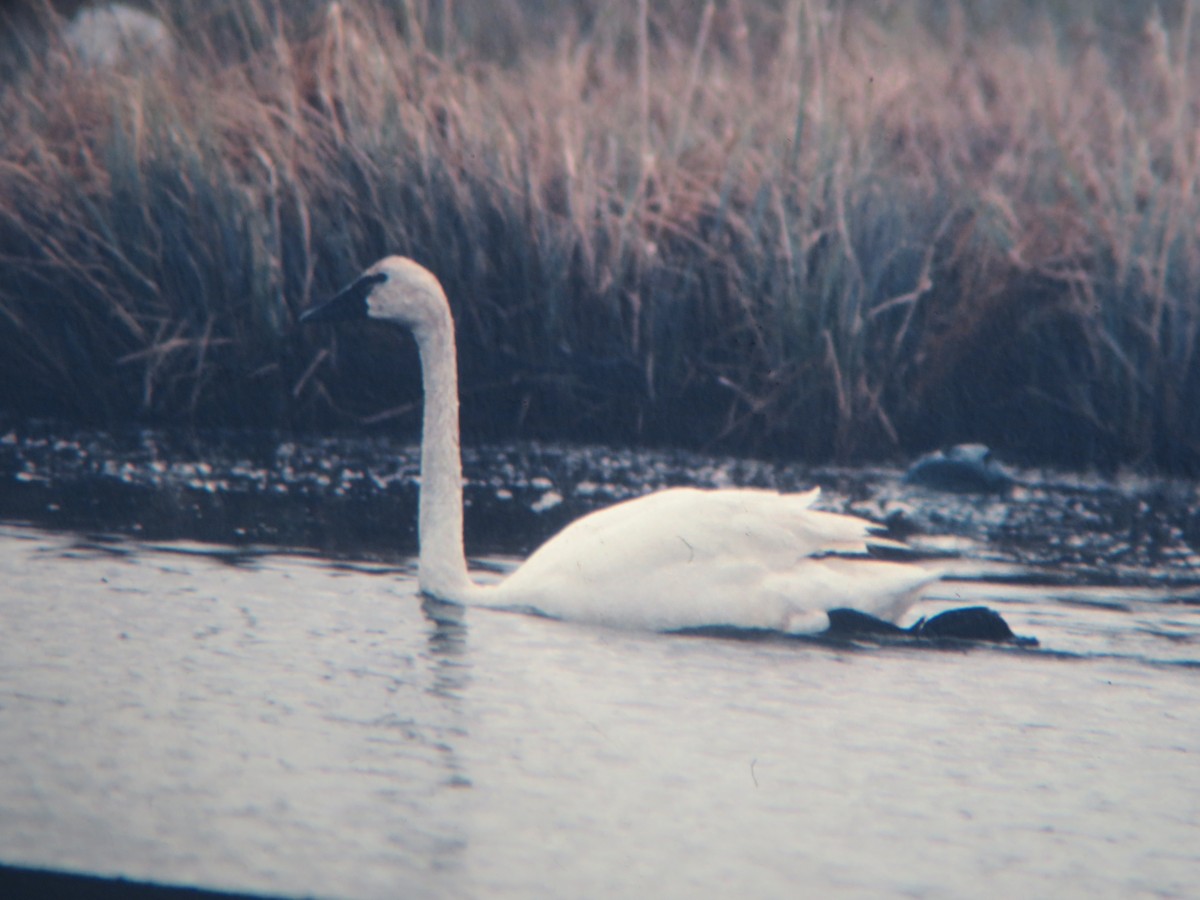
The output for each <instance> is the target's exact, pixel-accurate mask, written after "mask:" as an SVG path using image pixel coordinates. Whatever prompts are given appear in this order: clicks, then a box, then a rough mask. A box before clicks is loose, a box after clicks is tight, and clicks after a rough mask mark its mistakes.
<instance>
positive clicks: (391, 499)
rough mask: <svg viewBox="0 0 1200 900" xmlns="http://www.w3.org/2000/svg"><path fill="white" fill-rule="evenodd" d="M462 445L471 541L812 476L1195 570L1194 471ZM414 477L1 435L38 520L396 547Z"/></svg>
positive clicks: (1119, 565) (412, 514) (985, 550)
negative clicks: (671, 494) (1153, 473)
mask: <svg viewBox="0 0 1200 900" xmlns="http://www.w3.org/2000/svg"><path fill="white" fill-rule="evenodd" d="M463 456H464V459H463V463H464V475H465V477H466V480H467V485H466V489H465V500H466V504H467V514H466V528H467V535H466V538H467V545H468V548H469V550H470V551H471V552H474V553H511V554H523V553H526V552H528V551H529V550H530V549H531V548H533V547H535V546H536V545H537V544H539V543H540V542H541V541H543V540H545V538H546V537H548V536H549V535H551V534H553V533H554V532H556V531H557V530H559V529H560V528H561V527H562V526H563V525H565V524H566V523H568V522H570V521H571V520H573V519H575V518H577V517H578V516H580V515H583V514H584V513H586V512H588V511H589V510H592V509H595V508H597V507H600V506H605V505H608V504H610V503H613V502H616V501H619V500H623V499H627V498H629V497H634V496H638V495H640V494H644V493H646V492H648V491H652V490H656V489H658V488H662V487H667V486H671V485H683V484H690V485H698V486H702V487H725V486H743V487H763V488H772V489H777V490H783V491H790V490H800V489H804V488H807V487H810V486H812V485H814V484H815V485H820V486H821V487H822V488H823V490H824V494H823V496H822V500H821V503H822V505H823V506H825V507H826V508H830V509H836V510H848V511H852V512H855V513H857V514H860V515H864V516H866V517H868V518H871V519H874V520H876V521H881V522H887V523H889V524H890V525H892V526H893V527H894V529H895V530H896V531H897V532H898V533H899V534H901V535H903V536H906V537H908V538H909V539H910V540H912V541H913V542H915V543H917V544H918V545H922V544H925V545H928V546H931V547H935V548H937V549H938V550H941V551H945V550H947V549H949V550H950V551H951V552H954V553H957V554H962V555H966V556H968V557H978V558H980V559H989V560H995V561H1007V562H1014V563H1020V564H1022V565H1023V566H1027V567H1034V568H1036V569H1040V570H1041V571H1040V572H1039V574H1038V575H1037V576H1036V577H1039V578H1045V579H1048V580H1051V581H1056V580H1061V581H1063V582H1065V583H1072V582H1079V583H1087V584H1113V585H1117V584H1121V585H1139V584H1145V585H1151V584H1152V585H1160V586H1161V585H1163V584H1173V585H1178V586H1179V587H1180V588H1181V590H1186V589H1187V588H1189V587H1190V586H1195V585H1197V584H1200V553H1198V552H1197V549H1196V548H1198V547H1200V485H1197V484H1196V483H1193V482H1187V481H1180V480H1168V479H1154V478H1144V477H1139V476H1132V475H1128V476H1122V477H1119V478H1116V479H1103V478H1100V477H1096V476H1090V475H1080V474H1068V473H1060V472H1046V471H1041V470H1029V469H1015V468H1011V467H1009V468H1007V469H1006V470H1005V471H1006V472H1007V473H1008V474H1009V475H1010V477H1011V481H1012V485H1011V487H1010V489H1009V490H1008V491H1006V492H1002V493H952V492H945V491H939V490H934V489H931V488H928V487H923V486H919V485H913V484H909V483H906V482H905V480H904V478H903V475H904V469H903V468H900V467H876V468H853V469H850V468H833V467H823V468H821V467H809V466H804V465H784V464H772V463H766V462H762V461H756V460H748V459H736V458H731V457H719V456H706V455H702V454H696V453H688V452H663V451H647V450H615V449H612V448H607V447H601V446H568V445H551V444H536V443H522V444H495V445H488V446H482V447H468V448H465V449H464V454H463ZM418 482H419V478H418V454H417V448H416V446H415V445H413V444H409V443H405V442H401V441H396V440H393V439H389V438H307V439H297V438H281V437H279V436H277V435H273V434H269V433H262V432H232V431H220V432H202V433H197V432H188V433H184V432H173V431H156V430H146V429H139V430H127V431H121V432H92V431H77V430H67V429H63V428H61V427H55V426H49V425H34V426H23V427H20V428H15V427H14V428H9V429H7V430H6V431H5V432H4V433H3V434H0V517H3V518H5V519H9V520H21V521H27V522H30V523H33V524H37V525H40V526H44V527H50V528H64V529H72V530H85V531H98V532H114V533H119V534H129V535H136V536H139V537H141V538H146V539H164V540H165V539H174V538H185V539H194V540H201V541H211V542H219V543H227V544H233V545H241V546H246V545H255V544H266V545H271V546H275V547H292V548H311V549H315V550H318V551H320V552H323V553H327V554H333V555H340V556H345V557H350V558H369V559H380V560H397V559H401V558H405V557H409V556H412V555H414V554H415V552H416V531H415V518H416V503H417V496H418V486H419V484H418ZM947 539H949V540H947Z"/></svg>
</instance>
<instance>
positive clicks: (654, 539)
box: [301, 256, 937, 634]
mask: <svg viewBox="0 0 1200 900" xmlns="http://www.w3.org/2000/svg"><path fill="white" fill-rule="evenodd" d="M362 317H370V318H377V319H384V320H390V321H394V322H398V323H400V324H402V325H404V326H406V327H408V328H409V329H411V330H412V332H413V336H414V337H415V338H416V341H417V347H418V349H419V351H420V354H421V371H422V377H423V378H424V387H425V407H424V421H423V433H422V444H421V499H420V521H419V523H418V531H419V541H420V566H419V581H420V586H421V590H422V591H423V592H424V593H426V594H429V595H431V596H434V597H437V598H439V599H441V600H447V601H451V602H455V603H464V604H470V605H478V606H492V607H503V608H515V609H529V610H536V611H537V612H540V613H542V614H545V615H548V616H554V617H556V618H562V619H570V620H574V621H582V622H589V623H596V624H603V625H609V626H618V627H625V628H640V629H652V630H657V631H674V630H680V629H688V628H701V627H708V626H730V627H735V628H761V629H772V630H777V631H782V632H790V633H796V634H813V633H818V632H821V631H824V630H825V629H826V628H827V627H828V626H829V618H828V616H827V614H826V613H827V611H828V610H831V609H837V608H851V609H856V610H859V611H860V612H865V613H869V614H871V615H873V616H876V617H878V618H881V619H887V620H889V621H893V622H894V621H896V620H897V619H899V618H900V616H902V615H903V614H904V612H905V611H906V610H907V609H908V608H909V607H910V606H911V605H912V604H913V603H914V602H915V601H916V600H917V599H918V597H919V594H920V590H921V588H922V587H924V586H925V585H927V584H928V583H930V582H931V581H934V580H936V578H937V575H936V574H933V573H930V572H928V571H926V570H925V569H922V568H921V567H919V566H915V565H910V564H906V563H896V562H886V561H882V560H876V559H872V558H869V557H868V556H867V555H866V554H867V547H868V543H873V544H884V545H886V544H888V543H889V542H888V541H880V540H878V539H874V538H871V535H870V529H871V527H872V526H871V523H870V522H867V521H866V520H865V519H859V518H856V517H854V516H845V515H838V514H835V513H828V512H821V511H818V510H814V509H812V508H811V507H812V504H813V502H814V501H815V500H816V498H817V494H818V490H817V489H815V488H814V489H813V490H810V491H807V492H805V493H801V494H779V493H775V492H772V491H763V490H742V489H727V490H700V489H697V488H672V489H669V490H664V491H659V492H657V493H654V494H650V495H648V496H645V497H640V498H637V499H634V500H628V501H626V502H624V503H618V504H616V505H614V506H611V507H608V508H607V509H602V510H599V511H597V512H594V513H591V514H589V515H587V516H584V517H583V518H581V519H579V520H577V521H575V522H573V523H572V524H571V525H569V526H567V527H566V528H564V529H563V530H562V531H561V532H559V533H558V534H557V535H556V536H555V537H553V538H551V539H550V540H549V541H547V542H546V543H545V544H544V545H542V546H541V547H540V548H539V549H538V550H537V551H535V552H534V554H533V555H532V556H530V557H529V559H528V560H526V561H525V563H524V564H523V565H522V566H520V567H519V568H518V569H517V570H516V571H515V572H513V573H512V574H511V575H509V576H508V578H507V579H505V580H504V581H503V582H501V583H500V584H496V585H479V584H476V583H474V582H473V581H471V579H470V577H469V575H468V573H467V564H466V557H465V554H464V551H463V529H462V463H461V455H460V452H459V431H458V372H457V368H458V364H457V357H456V351H455V344H454V322H453V319H452V317H451V315H450V307H449V304H448V303H447V301H446V296H445V293H444V292H443V291H442V287H441V285H440V284H439V282H438V280H437V279H436V278H435V277H434V276H433V275H432V274H431V273H430V272H429V271H428V270H426V269H424V268H422V267H421V266H420V265H418V264H417V263H415V262H413V261H412V260H410V259H405V258H403V257H396V256H391V257H387V258H385V259H383V260H380V261H379V262H377V263H376V264H375V265H374V266H372V267H371V268H370V269H368V270H367V271H366V272H365V273H364V274H363V275H362V277H360V278H359V279H358V280H357V281H356V282H354V284H352V285H350V286H349V287H348V288H346V289H345V290H344V291H342V292H341V293H340V294H338V296H337V297H335V298H333V299H332V300H330V301H329V302H328V303H326V304H324V305H323V306H319V307H317V308H315V309H312V310H309V311H308V312H307V313H305V314H304V316H302V317H301V321H302V322H321V321H335V320H339V319H349V318H362Z"/></svg>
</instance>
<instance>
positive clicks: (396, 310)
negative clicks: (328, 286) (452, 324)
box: [300, 256, 449, 332]
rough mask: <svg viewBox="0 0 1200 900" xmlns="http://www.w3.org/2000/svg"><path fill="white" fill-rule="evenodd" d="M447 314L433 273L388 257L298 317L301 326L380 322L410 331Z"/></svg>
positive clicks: (441, 319) (437, 321)
mask: <svg viewBox="0 0 1200 900" xmlns="http://www.w3.org/2000/svg"><path fill="white" fill-rule="evenodd" d="M448 311H449V305H448V304H447V302H446V294H445V292H444V291H443V290H442V285H441V283H440V282H439V281H438V280H437V278H436V277H435V276H434V274H433V273H432V272H430V271H429V270H428V269H426V268H425V267H424V266H422V265H421V264H420V263H417V262H414V261H413V260H411V259H408V258H407V257H403V256H388V257H384V258H383V259H381V260H379V262H377V263H375V265H373V266H371V267H370V268H369V269H367V270H366V271H365V272H363V273H362V274H361V275H360V276H358V278H357V279H355V280H354V282H353V283H351V284H349V285H347V286H346V287H345V288H343V289H342V290H341V291H339V292H338V294H337V295H336V296H334V297H333V298H331V299H329V300H327V301H325V302H324V303H320V304H318V305H317V306H314V307H313V308H312V309H309V310H307V311H306V312H305V313H304V314H303V315H301V316H300V322H301V324H311V323H317V322H341V321H346V320H350V319H382V320H384V321H389V322H397V323H399V324H401V325H403V326H405V327H407V328H410V329H412V330H413V331H418V332H419V331H424V330H427V329H429V328H432V327H437V326H438V325H440V324H441V323H442V322H444V321H445V319H446V317H447V315H448Z"/></svg>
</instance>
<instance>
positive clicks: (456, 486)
mask: <svg viewBox="0 0 1200 900" xmlns="http://www.w3.org/2000/svg"><path fill="white" fill-rule="evenodd" d="M440 313H444V314H440ZM413 334H414V336H415V337H416V340H417V347H418V349H419V350H420V353H421V377H422V380H423V382H424V389H425V406H424V422H423V428H422V438H421V499H420V515H419V519H418V540H419V542H420V566H419V577H418V580H419V582H420V585H421V590H422V591H424V592H425V593H427V594H430V595H432V596H434V597H438V598H439V599H443V600H452V601H453V600H460V599H462V598H463V597H464V595H465V594H466V593H467V592H468V591H470V589H471V587H472V585H471V581H470V578H469V577H468V575H467V561H466V555H465V554H464V552H463V494H462V455H461V452H460V450H459V437H458V357H457V353H456V351H455V346H454V320H453V319H452V318H451V316H450V310H449V307H448V306H447V307H444V308H443V310H441V311H439V315H438V316H436V317H434V318H433V319H432V320H431V321H428V322H425V323H422V325H421V326H420V327H419V328H415V329H414V330H413Z"/></svg>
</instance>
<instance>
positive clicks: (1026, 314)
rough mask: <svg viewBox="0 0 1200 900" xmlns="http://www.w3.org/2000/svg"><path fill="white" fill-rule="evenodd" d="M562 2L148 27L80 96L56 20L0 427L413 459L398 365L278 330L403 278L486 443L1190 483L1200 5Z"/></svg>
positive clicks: (13, 238) (193, 10)
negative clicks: (53, 427)
mask: <svg viewBox="0 0 1200 900" xmlns="http://www.w3.org/2000/svg"><path fill="white" fill-rule="evenodd" d="M546 6H547V4H544V3H543V4H537V5H536V7H537V8H536V10H535V9H533V7H532V6H531V7H530V9H529V10H526V9H525V7H524V4H521V3H510V4H490V3H474V2H462V3H456V4H454V5H453V6H451V7H447V6H443V5H441V4H425V3H421V2H418V0H406V2H397V3H394V4H379V5H375V4H361V5H360V4H355V3H350V2H342V3H340V4H339V3H326V2H316V0H312V2H305V3H295V4H290V3H289V4H287V5H286V6H285V5H284V4H282V3H278V2H273V0H222V2H216V3H212V4H203V5H200V4H194V5H193V4H167V3H163V4H161V5H160V6H158V7H157V10H158V12H159V14H160V15H161V16H162V17H163V18H164V19H165V20H166V21H168V23H169V24H170V25H171V27H172V29H173V30H174V32H175V33H176V34H177V35H179V36H180V37H181V45H180V48H179V52H178V54H177V57H176V59H175V61H174V63H173V64H172V65H171V66H170V67H168V68H166V69H160V70H157V71H144V70H140V69H139V67H138V66H136V65H130V66H127V67H123V68H117V69H115V70H105V71H99V72H98V71H94V70H87V69H85V68H84V67H82V66H81V65H79V64H78V63H77V62H73V61H72V60H71V59H70V56H69V53H68V52H67V49H66V48H65V47H64V46H63V45H62V43H61V41H60V40H59V39H58V38H56V37H55V35H56V34H57V33H58V30H59V27H60V25H61V23H60V22H59V21H57V20H56V19H55V17H54V15H53V13H51V12H50V11H49V8H48V7H47V8H45V9H43V11H42V12H41V13H40V18H39V20H38V28H36V29H33V31H29V30H28V29H27V30H25V31H23V32H22V34H21V35H20V36H18V37H11V36H10V37H9V38H7V40H9V41H16V42H19V44H18V45H19V46H20V47H21V48H25V49H24V50H23V51H22V52H23V54H24V57H25V58H27V60H28V62H27V64H25V65H24V66H23V67H22V68H21V70H20V72H19V73H18V75H17V76H15V77H14V78H13V79H12V80H11V83H10V85H9V87H8V89H7V90H5V91H4V93H3V95H2V96H0V115H3V117H4V121H5V129H4V131H3V133H2V136H0V263H2V265H0V341H2V342H3V343H2V346H3V347H4V348H5V352H4V353H3V356H2V357H0V407H3V408H6V409H8V410H10V411H14V412H18V413H23V414H44V413H55V414H60V415H68V416H72V417H75V418H83V419H91V420H100V421H122V420H128V419H150V420H157V421H186V422H198V423H205V424H228V425H265V426H292V427H317V426H328V425H329V424H331V423H333V424H338V423H340V424H349V423H363V422H366V423H371V424H375V425H377V426H379V427H387V426H388V425H389V424H391V423H399V427H404V428H414V427H415V426H416V424H417V421H418V420H417V418H416V416H415V403H416V401H417V400H418V399H419V385H418V383H417V378H416V370H415V366H414V364H413V362H412V361H411V360H409V359H407V358H405V355H402V354H397V352H396V342H395V340H394V338H393V337H392V336H390V335H380V334H378V333H377V332H370V331H367V330H348V331H343V332H338V333H336V334H334V333H307V332H299V331H297V330H296V329H295V328H294V327H293V326H294V321H295V315H296V313H297V312H298V311H299V310H300V309H302V308H304V307H305V306H307V305H308V304H309V303H311V302H312V301H314V300H315V299H316V298H318V297H319V296H321V295H323V294H325V293H327V292H329V291H331V290H333V289H334V288H336V287H337V286H338V285H340V284H341V283H344V282H345V281H346V280H348V279H349V278H351V277H352V276H353V275H354V274H355V273H356V271H357V269H358V268H359V267H360V266H362V265H365V264H368V263H369V262H371V261H373V260H374V259H375V258H377V257H379V256H381V255H383V254H385V253H404V254H408V255H411V256H413V257H415V258H416V259H418V260H420V261H421V262H423V263H424V264H426V265H427V266H429V267H430V268H431V269H432V270H433V271H434V272H436V273H437V274H438V275H439V277H440V278H441V279H442V281H443V282H444V284H445V285H446V288H447V292H448V293H449V295H450V297H451V299H452V301H453V303H454V305H455V316H456V320H457V322H458V325H459V330H460V357H461V360H460V368H461V370H462V380H463V388H464V394H465V396H464V403H463V413H464V421H465V424H466V427H467V429H468V438H469V439H470V438H471V437H499V436H511V435H514V434H524V435H537V436H555V437H570V438H587V439H603V440H622V441H624V440H638V441H647V442H655V443H671V444H682V445H689V446H700V447H706V448H722V449H733V450H740V451H752V452H758V453H769V454H774V455H783V456H789V457H807V458H812V459H818V458H820V459H825V458H833V457H836V458H841V459H860V458H866V457H880V456H886V455H889V454H893V453H897V452H912V451H914V450H917V449H922V448H924V447H927V446H930V445H932V444H936V443H942V442H949V441H955V440H983V441H986V442H988V443H991V444H993V445H995V446H997V447H1000V448H1004V449H1008V450H1010V451H1013V452H1017V453H1021V454H1023V455H1026V456H1028V457H1030V458H1040V459H1053V460H1056V461H1060V462H1070V463H1074V464H1087V463H1090V464H1101V465H1110V464H1116V463H1123V462H1132V463H1141V464H1156V465H1159V466H1165V467H1168V468H1171V469H1175V470H1181V471H1192V472H1195V471H1196V469H1197V466H1198V462H1200V415H1198V414H1197V412H1196V410H1197V409H1200V362H1198V361H1197V348H1196V339H1197V334H1198V332H1200V298H1198V296H1197V293H1196V289H1195V287H1194V285H1196V284H1197V283H1198V282H1197V277H1196V276H1197V274H1200V273H1198V272H1197V269H1198V268H1200V234H1198V232H1197V224H1196V223H1197V221H1198V217H1197V213H1198V212H1200V210H1197V208H1196V207H1197V174H1198V172H1200V169H1198V166H1200V145H1198V142H1197V138H1196V135H1197V134H1198V133H1200V132H1198V129H1197V126H1198V124H1200V122H1198V120H1197V109H1196V101H1195V99H1194V98H1193V97H1192V96H1191V95H1190V91H1189V85H1190V84H1191V83H1192V82H1193V81H1194V78H1195V75H1196V72H1195V65H1194V63H1193V54H1192V52H1191V38H1192V34H1193V31H1194V21H1193V19H1194V16H1193V10H1192V4H1191V2H1190V0H1188V2H1184V3H1182V5H1176V6H1174V7H1171V8H1170V9H1167V10H1166V11H1165V13H1164V14H1163V15H1159V14H1158V13H1157V12H1151V13H1149V14H1146V13H1141V14H1138V15H1134V14H1132V13H1130V12H1129V11H1128V10H1127V9H1126V7H1125V6H1123V5H1121V4H1116V3H1112V4H1107V3H1099V4H1092V5H1086V8H1085V9H1082V10H1079V11H1072V7H1070V6H1068V5H1067V4H1059V5H1056V6H1053V7H1052V8H1051V12H1049V13H1047V12H1044V11H1037V10H1035V9H1034V8H1033V7H1034V4H1030V5H1029V6H1013V5H1012V4H1003V5H992V4H977V5H972V7H971V14H970V15H968V14H967V13H965V12H962V11H961V10H959V8H958V7H956V6H955V5H952V4H951V5H946V4H935V3H932V2H931V3H929V4H922V3H917V4H895V5H890V6H884V7H878V6H876V5H874V4H860V3H853V2H846V3H841V4H838V3H834V4H819V3H816V2H810V0H782V2H775V3H766V2H762V3H758V2H750V0H741V2H722V3H717V2H711V0H669V2H655V3H649V2H648V0H628V2H625V3H621V4H601V3H589V2H587V0H558V2H555V3H551V4H549V6H551V7H553V9H552V10H551V13H552V15H546V14H544V13H545V10H546ZM1001 7H1003V9H1002V8H1001ZM446 8H449V9H450V10H451V12H450V13H449V14H447V13H445V12H444V10H445V9H446ZM881 9H882V11H880V10H881ZM1039 9H1040V5H1039ZM551 23H552V24H551ZM38 33H40V34H42V35H43V36H44V37H43V38H42V43H40V44H39V43H38V42H37V39H36V38H35V37H30V36H29V35H30V34H35V35H36V34H38ZM34 45H37V46H39V47H41V48H42V49H41V52H40V53H39V54H34V53H32V52H29V51H28V48H29V47H32V46H34Z"/></svg>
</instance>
